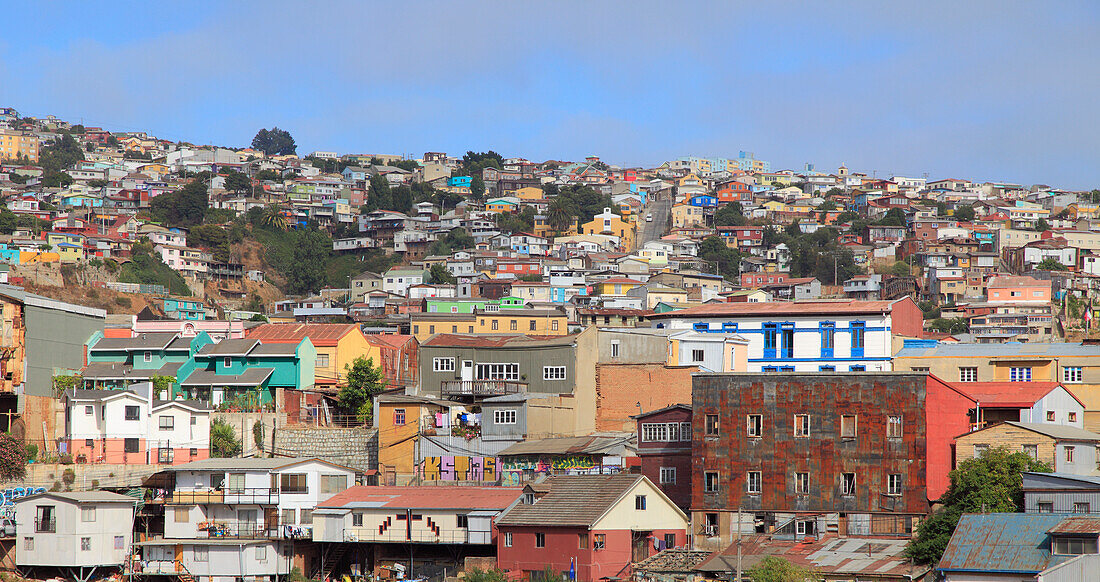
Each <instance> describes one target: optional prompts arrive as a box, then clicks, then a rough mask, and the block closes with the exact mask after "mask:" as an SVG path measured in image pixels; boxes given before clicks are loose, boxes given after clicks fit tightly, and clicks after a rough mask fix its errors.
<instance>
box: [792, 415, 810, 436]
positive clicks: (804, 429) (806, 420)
mask: <svg viewBox="0 0 1100 582" xmlns="http://www.w3.org/2000/svg"><path fill="white" fill-rule="evenodd" d="M794 438H796V439H806V438H810V415H809V414H796V415H794Z"/></svg>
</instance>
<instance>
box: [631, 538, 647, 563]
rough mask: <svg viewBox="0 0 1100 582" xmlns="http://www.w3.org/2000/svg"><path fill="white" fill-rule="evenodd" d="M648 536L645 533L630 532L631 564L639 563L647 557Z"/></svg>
mask: <svg viewBox="0 0 1100 582" xmlns="http://www.w3.org/2000/svg"><path fill="white" fill-rule="evenodd" d="M649 534H650V532H647V531H635V532H630V561H631V562H634V563H637V562H641V561H642V560H644V559H646V558H648V557H649Z"/></svg>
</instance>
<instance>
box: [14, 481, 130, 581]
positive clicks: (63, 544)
mask: <svg viewBox="0 0 1100 582" xmlns="http://www.w3.org/2000/svg"><path fill="white" fill-rule="evenodd" d="M46 505H48V506H53V508H54V509H53V511H54V516H55V519H56V532H55V533H45V532H43V533H38V532H35V517H36V514H37V508H38V506H46ZM85 506H88V507H93V506H94V507H95V519H94V521H83V520H82V515H81V506H80V505H78V504H77V503H76V502H73V501H68V500H64V499H60V498H56V497H50V496H39V497H34V498H27V499H24V500H22V501H20V502H18V503H16V506H15V523H16V537H17V542H16V544H17V545H16V563H17V564H18V565H20V566H103V565H116V564H121V563H122V562H123V561H124V560H125V558H126V556H127V555H128V554H129V551H130V543H131V535H132V531H133V527H134V506H133V505H132V504H128V503H88V504H85ZM116 536H121V537H122V544H121V545H122V547H121V548H119V549H116V548H115V537H116ZM27 538H31V539H33V540H34V541H33V547H32V549H29V550H28V549H26V548H27V546H26V543H27V542H26V540H27ZM82 538H89V541H90V542H91V545H90V546H89V549H88V550H82V549H81V539H82Z"/></svg>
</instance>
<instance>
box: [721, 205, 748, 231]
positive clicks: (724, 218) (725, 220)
mask: <svg viewBox="0 0 1100 582" xmlns="http://www.w3.org/2000/svg"><path fill="white" fill-rule="evenodd" d="M746 222H748V221H747V220H745V210H744V209H743V208H741V203H740V202H730V203H729V204H727V205H725V206H723V207H721V208H719V209H718V211H717V212H715V213H714V226H744V225H745V223H746Z"/></svg>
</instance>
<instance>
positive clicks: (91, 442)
mask: <svg viewBox="0 0 1100 582" xmlns="http://www.w3.org/2000/svg"><path fill="white" fill-rule="evenodd" d="M84 446H86V447H89V448H91V447H94V446H95V441H94V440H92V439H84Z"/></svg>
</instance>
